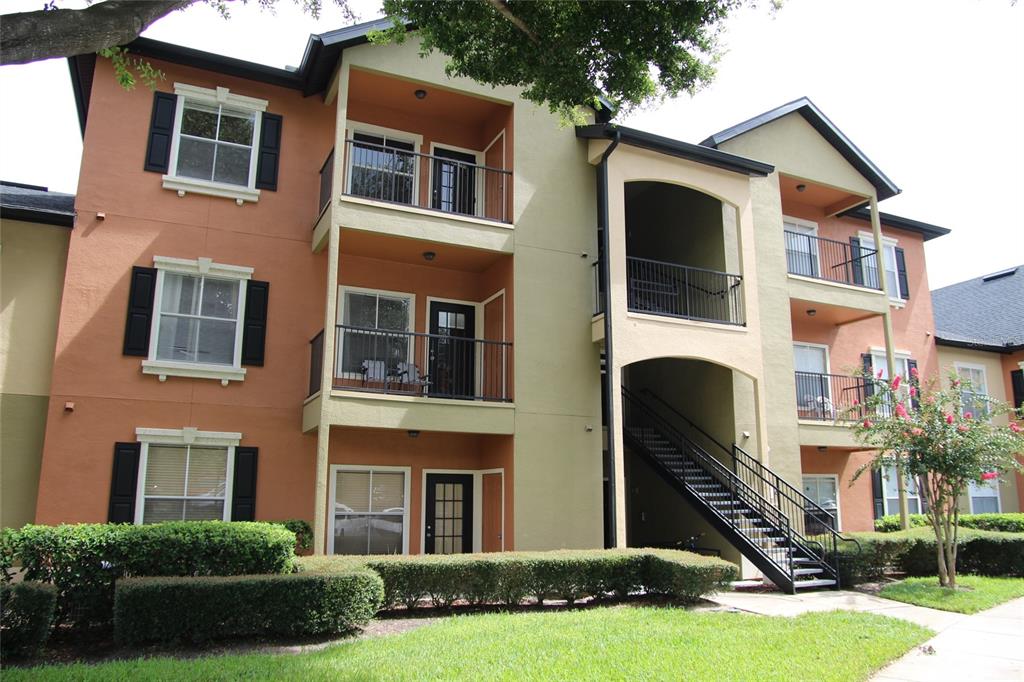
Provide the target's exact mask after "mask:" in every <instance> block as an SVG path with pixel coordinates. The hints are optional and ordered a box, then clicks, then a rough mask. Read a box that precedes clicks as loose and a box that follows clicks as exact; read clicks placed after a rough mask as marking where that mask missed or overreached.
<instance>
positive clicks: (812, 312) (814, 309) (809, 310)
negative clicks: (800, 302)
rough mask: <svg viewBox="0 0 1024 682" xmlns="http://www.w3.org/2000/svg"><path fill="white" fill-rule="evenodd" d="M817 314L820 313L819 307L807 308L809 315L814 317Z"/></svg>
mask: <svg viewBox="0 0 1024 682" xmlns="http://www.w3.org/2000/svg"><path fill="white" fill-rule="evenodd" d="M817 314H818V309H817V308H808V309H807V317H814V316H815V315H817Z"/></svg>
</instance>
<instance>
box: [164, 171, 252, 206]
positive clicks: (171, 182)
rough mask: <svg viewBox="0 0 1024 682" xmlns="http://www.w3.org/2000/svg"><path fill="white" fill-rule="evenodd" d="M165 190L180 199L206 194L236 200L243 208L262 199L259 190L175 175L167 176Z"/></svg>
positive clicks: (165, 177)
mask: <svg viewBox="0 0 1024 682" xmlns="http://www.w3.org/2000/svg"><path fill="white" fill-rule="evenodd" d="M163 180H164V189H169V190H173V191H176V192H177V193H178V196H179V197H183V196H185V195H186V194H187V193H189V192H192V193H193V194H206V195H208V196H211V197H224V198H225V199H234V200H235V203H236V204H238V205H239V206H241V205H242V204H244V203H245V202H247V201H249V202H253V203H255V202H257V201H259V199H260V191H259V190H258V189H249V188H248V187H239V186H238V185H228V184H225V183H222V182H209V181H207V180H196V179H195V178H179V177H177V176H174V175H165V176H164V177H163Z"/></svg>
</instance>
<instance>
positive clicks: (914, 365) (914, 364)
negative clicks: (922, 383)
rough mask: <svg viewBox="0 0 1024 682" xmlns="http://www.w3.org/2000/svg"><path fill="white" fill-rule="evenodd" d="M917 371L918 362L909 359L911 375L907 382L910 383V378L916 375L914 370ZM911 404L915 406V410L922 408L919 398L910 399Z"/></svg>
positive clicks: (908, 368) (908, 367) (908, 365)
mask: <svg viewBox="0 0 1024 682" xmlns="http://www.w3.org/2000/svg"><path fill="white" fill-rule="evenodd" d="M915 369H917V360H913V359H908V360H907V372H909V373H910V376H908V377H907V381H910V377H912V376H913V375H914V370H915ZM910 404H911V405H912V406H913V408H914V409H915V410H916V409H918V408H919V407H921V401H920V400H918V399H917V398H911V399H910Z"/></svg>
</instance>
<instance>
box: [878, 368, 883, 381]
mask: <svg viewBox="0 0 1024 682" xmlns="http://www.w3.org/2000/svg"><path fill="white" fill-rule="evenodd" d="M884 371H885V370H884V369H880V370H878V378H879V379H881V378H882V372H884Z"/></svg>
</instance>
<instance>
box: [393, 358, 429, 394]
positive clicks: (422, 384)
mask: <svg viewBox="0 0 1024 682" xmlns="http://www.w3.org/2000/svg"><path fill="white" fill-rule="evenodd" d="M398 380H399V381H400V382H401V383H402V385H403V386H413V387H414V390H416V389H419V392H420V393H426V392H427V387H428V386H430V377H429V376H428V375H426V374H420V368H419V367H417V366H416V363H414V362H400V363H398Z"/></svg>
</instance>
